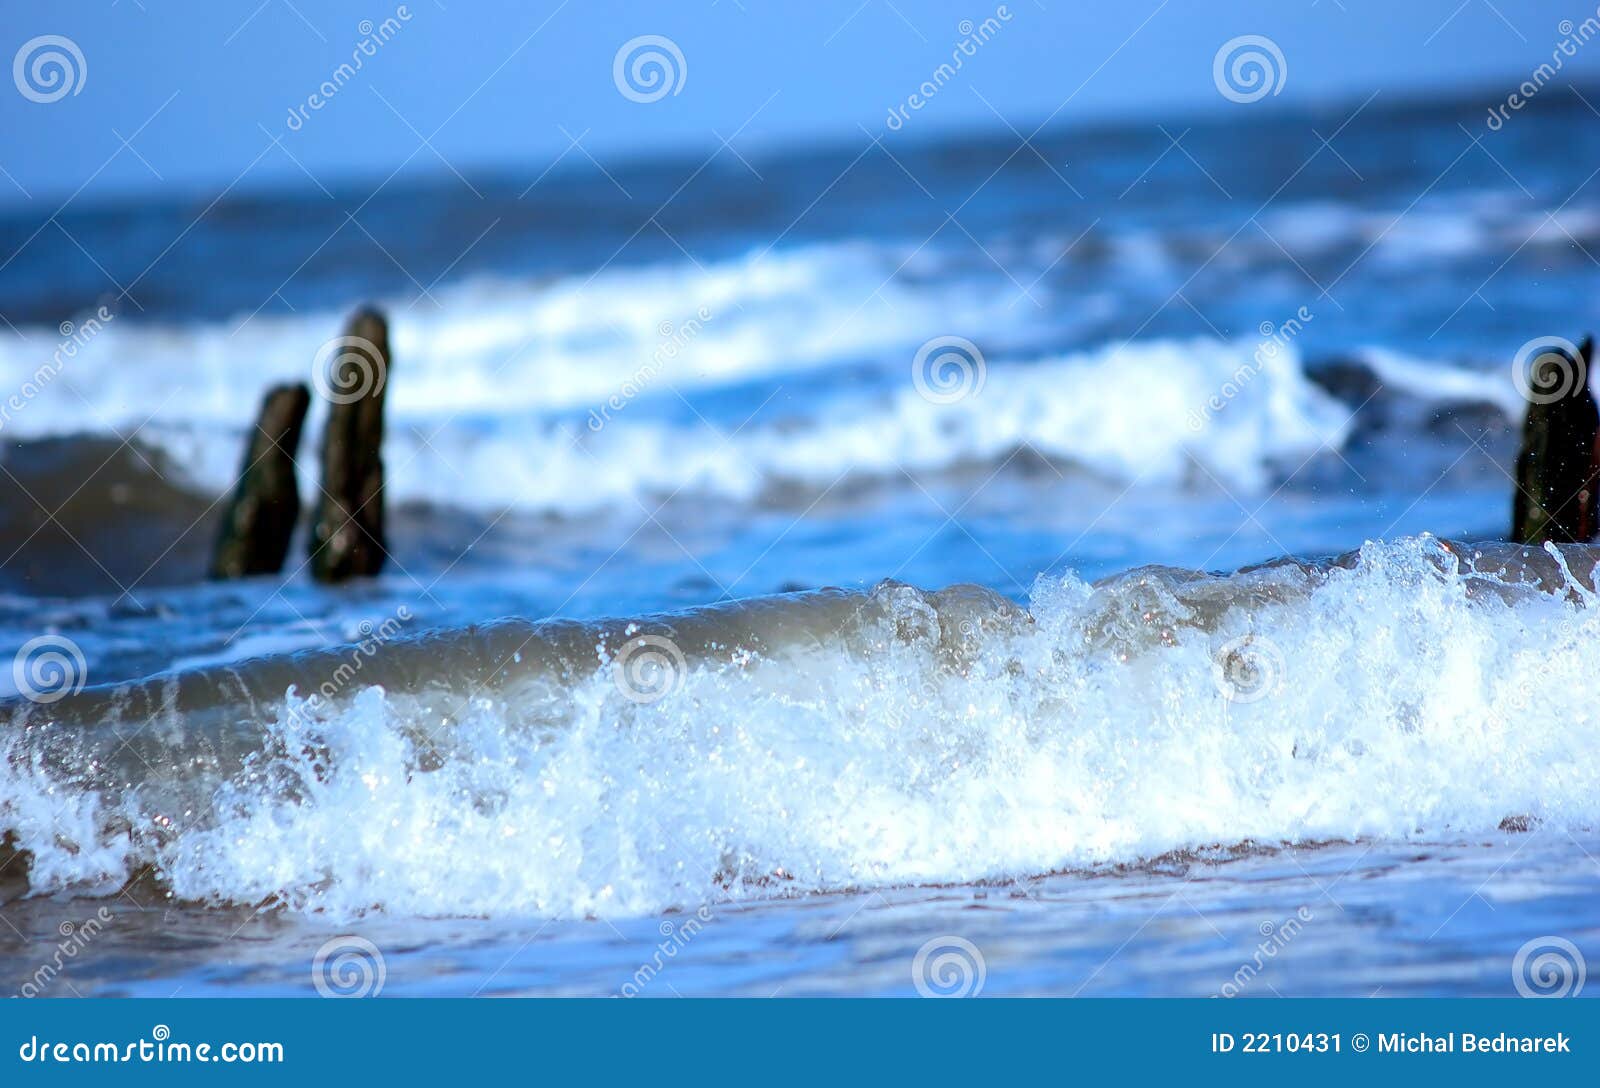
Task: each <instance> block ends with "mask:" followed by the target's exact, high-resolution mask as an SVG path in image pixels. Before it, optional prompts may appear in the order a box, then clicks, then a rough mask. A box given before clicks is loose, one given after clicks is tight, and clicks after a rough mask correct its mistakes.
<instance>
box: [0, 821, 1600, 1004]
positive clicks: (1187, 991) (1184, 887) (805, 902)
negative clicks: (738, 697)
mask: <svg viewBox="0 0 1600 1088" xmlns="http://www.w3.org/2000/svg"><path fill="white" fill-rule="evenodd" d="M1597 858H1600V842H1597V841H1596V840H1594V839H1593V838H1592V837H1583V838H1576V837H1570V836H1567V835H1565V834H1561V833H1555V832H1550V831H1548V830H1540V829H1535V830H1534V831H1533V832H1531V833H1526V834H1514V833H1510V834H1495V835H1491V836H1487V837H1484V838H1481V839H1478V840H1476V841H1464V842H1454V843H1450V844H1445V845H1440V844H1424V843H1417V844H1411V845H1408V846H1403V847H1402V846H1391V845H1383V844H1329V845H1323V846H1316V847H1303V848H1297V849H1292V850H1283V851H1274V852H1270V853H1261V854H1250V855H1246V856H1244V857H1241V858H1238V859H1235V860H1228V861H1222V862H1207V861H1201V860H1197V859H1195V858H1168V859H1164V860H1163V863H1162V864H1161V865H1159V866H1157V867H1153V868H1151V867H1146V868H1138V869H1133V870H1128V871H1119V872H1116V873H1108V874H1102V875H1070V874H1062V875H1055V876H1042V877H1028V878H1023V879H1018V880H1015V881H1006V882H1000V883H994V884H988V885H981V886H955V887H933V888H915V887H913V888H891V889H885V890H882V891H872V892H856V893H835V894H831V895H814V896H807V897H805V898H801V899H793V900H789V899H780V900H772V901H768V902H757V903H747V904H739V905H727V904H724V905H708V906H701V907H695V908H692V909H689V910H687V911H684V912H681V913H675V914H671V915H666V916H663V917H661V918H659V919H620V920H617V921H609V922H607V921H552V920H549V919H541V918H537V917H531V918H514V917H513V918H496V919H438V920H423V919H394V918H384V917H376V918H372V919H369V920H366V921H364V922H362V923H361V924H359V925H356V926H353V927H344V928H340V927H332V926H328V925H325V924H319V923H318V922H316V921H315V920H308V919H302V918H295V917H292V916H284V915H267V916H261V915H257V914H254V913H253V912H250V911H235V912H228V911H216V910H209V911H208V910H197V909H194V908H181V907H177V908H175V907H168V906H165V905H164V904H162V903H160V902H150V903H141V902H140V896H139V894H138V892H137V890H131V891H130V892H129V893H128V894H126V895H123V896H119V897H117V898H116V899H113V900H110V901H109V902H107V901H103V900H76V901H66V902H54V901H38V900H35V901H30V902H28V903H27V904H19V905H13V906H12V907H11V908H8V911H7V918H8V920H9V921H10V922H11V923H12V924H13V925H14V926H15V927H16V929H15V931H13V930H9V929H8V930H7V932H6V933H5V935H4V936H3V937H0V973H3V977H5V978H7V979H8V980H9V979H17V980H19V986H26V985H28V984H29V982H30V981H32V980H34V979H35V978H36V976H37V972H39V971H40V970H41V968H42V967H44V966H45V965H53V964H54V963H56V962H57V959H58V956H59V954H60V952H61V949H62V948H63V947H64V946H66V947H71V948H73V949H74V951H73V952H72V953H71V954H69V955H65V956H59V958H60V961H61V962H62V963H63V964H64V966H63V967H62V969H61V970H60V972H59V973H58V974H53V975H52V974H49V973H48V972H47V973H46V976H45V977H44V979H43V981H42V983H36V984H35V989H36V991H37V992H38V993H39V994H41V995H46V994H48V995H55V996H66V995H69V994H81V995H83V996H116V995H126V996H143V997H170V996H182V997H210V996H216V997H238V996H266V995H273V996H293V995H301V996H311V995H314V994H316V993H318V989H317V981H318V979H321V980H322V981H323V984H324V986H326V987H327V988H329V989H331V990H334V991H336V992H339V991H342V992H347V993H348V992H376V993H380V994H383V995H388V996H419V995H447V996H519V995H523V996H526V995H571V996H598V997H615V996H626V997H635V996H638V997H676V996H684V997H690V996H725V995H739V996H751V997H774V996H783V997H798V996H825V995H850V996H863V995H904V996H910V995H914V994H917V993H919V992H921V990H920V989H919V986H918V982H919V980H920V981H921V983H922V988H924V989H927V990H928V991H930V992H935V993H945V994H966V995H973V996H976V995H979V994H986V995H990V996H1027V995H1073V996H1191V997H1211V996H1227V997H1273V996H1285V997H1292V996H1309V995H1337V996H1350V997H1368V996H1374V995H1379V996H1389V997H1398V996H1424V995H1449V996H1484V995H1490V996H1513V995H1515V994H1517V993H1519V992H1521V991H1519V989H1518V988H1517V979H1518V978H1519V977H1520V978H1521V979H1522V981H1523V984H1524V986H1525V987H1527V988H1529V989H1530V990H1533V991H1536V992H1537V991H1539V990H1541V988H1542V990H1543V991H1544V992H1551V991H1554V990H1557V989H1560V988H1562V986H1563V985H1565V986H1567V987H1568V988H1570V986H1571V985H1572V981H1571V980H1572V978H1573V976H1572V975H1571V974H1570V973H1569V974H1568V975H1567V976H1566V977H1567V979H1568V981H1567V982H1566V983H1562V982H1561V976H1559V975H1556V976H1551V979H1550V980H1549V981H1547V982H1545V983H1543V984H1541V983H1540V982H1539V979H1538V977H1537V976H1536V975H1535V974H1534V973H1533V972H1532V971H1531V970H1530V969H1529V968H1527V967H1524V968H1523V969H1522V971H1521V972H1520V975H1519V973H1518V972H1517V971H1516V970H1515V969H1514V962H1515V960H1516V957H1517V954H1518V952H1519V950H1521V949H1523V948H1524V946H1527V945H1529V944H1530V942H1531V943H1533V945H1534V947H1533V949H1531V950H1530V951H1529V953H1528V958H1527V959H1525V961H1524V963H1527V962H1530V961H1535V960H1536V959H1537V957H1538V955H1539V953H1540V952H1541V951H1554V952H1555V953H1556V954H1558V955H1559V954H1560V953H1561V950H1560V948H1559V947H1558V946H1556V945H1552V944H1551V943H1550V942H1549V941H1548V940H1541V938H1548V937H1549V936H1550V935H1553V934H1565V935H1566V938H1567V939H1569V940H1571V941H1572V942H1573V943H1574V945H1576V946H1577V947H1579V948H1580V949H1581V948H1593V947H1594V946H1595V942H1596V940H1600V925H1597V924H1596V922H1595V917H1594V911H1593V903H1594V898H1595V895H1596V894H1597V893H1600V861H1597ZM102 907H107V908H108V909H109V911H110V920H109V921H107V922H106V923H104V927H103V929H102V930H101V931H100V932H99V933H98V934H96V935H95V936H94V937H93V938H92V939H90V940H87V941H80V942H78V943H76V944H75V943H74V942H73V940H72V938H71V937H63V936H62V934H61V932H60V929H59V926H60V925H61V924H62V922H63V920H77V921H76V922H75V923H74V924H76V925H80V926H81V924H82V921H83V920H84V919H91V918H94V917H96V912H97V911H99V910H100V909H101V908H102ZM352 938H359V939H361V940H366V941H370V942H371V946H372V948H373V949H375V950H376V951H375V952H373V951H369V950H367V949H364V948H358V947H357V946H356V945H355V944H354V943H353V941H352ZM961 942H966V945H963V944H961ZM330 944H331V945H332V947H333V951H330V953H329V954H328V955H327V957H325V959H324V963H327V962H331V961H335V960H337V958H338V955H339V953H340V952H351V953H353V954H354V955H355V956H356V957H357V958H356V959H355V960H352V961H351V962H350V963H349V964H348V965H347V968H346V970H344V971H342V972H339V973H337V974H335V973H334V971H333V970H332V969H331V968H330V969H325V970H323V971H318V970H317V968H316V967H314V961H315V960H316V957H317V955H318V952H319V950H322V949H324V948H325V947H327V946H329V945H330ZM924 948H928V949H929V951H928V952H927V953H926V954H925V955H924V956H923V959H922V961H921V963H922V964H923V965H932V964H936V963H937V962H938V960H939V957H940V956H941V955H943V954H946V953H950V954H953V955H955V956H957V957H959V958H958V959H952V960H950V961H948V962H947V963H946V964H945V965H944V966H943V967H933V966H922V967H921V968H920V969H919V963H918V954H919V952H922V950H923V949H924ZM380 960H381V967H380ZM1568 962H1569V963H1570V962H1571V961H1570V960H1569V961H1568Z"/></svg>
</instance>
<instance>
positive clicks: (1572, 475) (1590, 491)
mask: <svg viewBox="0 0 1600 1088" xmlns="http://www.w3.org/2000/svg"><path fill="white" fill-rule="evenodd" d="M1570 346H1571V345H1567V347H1570ZM1593 352H1594V338H1593V337H1588V338H1586V339H1585V340H1584V341H1583V345H1582V346H1581V347H1579V348H1578V349H1577V356H1576V358H1574V357H1573V355H1572V353H1571V352H1570V351H1568V350H1567V349H1566V348H1560V347H1545V348H1544V349H1543V350H1541V351H1540V353H1539V354H1538V355H1536V356H1534V358H1533V359H1532V360H1530V361H1529V363H1528V374H1527V375H1526V376H1525V379H1526V380H1525V381H1524V382H1521V383H1519V384H1520V385H1522V386H1523V393H1524V394H1525V395H1526V396H1527V399H1528V413H1527V416H1526V417H1525V418H1524V420H1523V424H1522V449H1521V451H1520V452H1519V453H1518V454H1517V473H1516V493H1515V494H1514V495H1513V496H1512V508H1511V539H1512V541H1514V542H1516V543H1519V544H1543V543H1545V542H1546V541H1555V542H1556V543H1561V544H1568V543H1581V542H1585V541H1589V540H1593V539H1594V536H1595V533H1596V529H1597V525H1596V502H1597V498H1600V442H1597V439H1600V409H1597V408H1596V406H1595V399H1594V394H1593V393H1591V392H1590V391H1589V362H1590V360H1591V358H1592V357H1593Z"/></svg>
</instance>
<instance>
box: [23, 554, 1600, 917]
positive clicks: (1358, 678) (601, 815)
mask: <svg viewBox="0 0 1600 1088" xmlns="http://www.w3.org/2000/svg"><path fill="white" fill-rule="evenodd" d="M1584 584H1587V583H1586V582H1585V583H1584ZM1568 588H1569V592H1568V593H1567V594H1565V595H1547V594H1544V593H1541V592H1537V591H1534V590H1532V589H1527V588H1514V587H1513V588H1508V587H1507V585H1505V584H1503V583H1501V582H1498V581H1494V580H1489V579H1484V578H1482V577H1478V576H1473V575H1471V574H1469V573H1465V572H1463V571H1461V570H1458V569H1456V568H1455V557H1454V556H1453V555H1452V554H1450V553H1449V552H1447V551H1446V550H1445V549H1444V548H1442V547H1441V546H1440V545H1439V544H1438V543H1437V542H1435V541H1433V540H1431V539H1428V538H1423V539H1413V540H1404V541H1398V542H1394V543H1386V544H1369V545H1368V546H1367V547H1366V548H1365V549H1363V551H1362V553H1361V555H1360V556H1359V559H1358V560H1357V561H1356V562H1354V563H1353V564H1352V565H1350V566H1347V567H1340V568H1335V569H1333V570H1332V571H1331V572H1329V573H1326V574H1316V573H1314V572H1312V573H1308V572H1306V571H1304V570H1302V569H1300V568H1298V567H1279V568H1272V569H1267V570H1261V571H1256V572H1252V573H1248V574H1240V575H1235V576H1232V577H1231V578H1203V579H1199V580H1198V581H1197V580H1193V579H1192V578H1184V577H1173V576H1171V575H1166V574H1162V573H1161V572H1159V571H1150V572H1135V574H1134V575H1132V576H1127V577H1124V578H1121V579H1118V580H1114V581H1112V582H1110V583H1107V584H1104V585H1102V586H1100V587H1099V588H1095V587H1092V586H1090V585H1087V584H1085V583H1084V582H1082V581H1080V580H1078V579H1077V578H1075V577H1071V576H1067V577H1064V578H1060V579H1045V580H1041V582H1040V583H1039V585H1038V586H1037V588H1036V592H1035V597H1034V602H1033V606H1032V618H1031V620H1027V619H1019V620H1018V621H1016V622H1015V623H1011V624H1009V625H1002V626H1000V627H994V628H991V627H986V626H984V625H982V624H976V625H975V624H972V623H970V622H968V621H966V620H962V621H960V622H959V624H958V623H957V622H956V621H955V619H954V617H953V614H952V613H951V612H950V610H949V606H948V605H943V604H940V603H939V602H938V601H937V600H936V599H935V598H933V597H930V596H928V595H924V594H919V593H916V592H914V591H912V590H910V589H907V588H905V587H886V588H884V589H880V590H879V591H878V594H877V596H876V597H875V598H874V600H875V601H876V603H877V605H879V606H881V607H882V609H883V611H882V614H881V618H879V619H876V620H873V621H871V622H867V623H864V624H863V625H862V626H861V627H860V628H859V629H848V628H845V627H839V628H837V629H838V630H839V631H841V632H842V633H841V634H840V635H838V636H837V637H825V636H819V635H818V633H817V632H815V631H810V632H798V631H795V632H791V634H793V635H794V636H795V637H792V638H790V639H789V640H788V641H787V642H785V643H783V644H780V645H774V646H773V647H772V648H771V649H770V650H769V651H768V652H767V653H766V654H764V655H752V654H749V653H746V652H743V651H742V650H741V648H740V647H739V646H737V645H734V644H731V643H730V644H722V645H721V646H720V648H718V643H717V640H716V639H712V640H711V641H710V642H709V643H708V644H707V646H706V647H705V648H703V652H701V651H694V652H691V654H690V657H689V660H688V663H687V666H686V667H685V669H684V670H683V672H682V673H681V674H680V675H679V676H678V677H677V679H678V683H677V684H676V685H674V686H673V688H672V690H671V691H670V693H669V694H667V695H666V696H665V697H664V698H661V699H660V700H659V701H655V702H648V703H641V702H637V701H634V700H630V699H628V698H625V697H624V696H623V695H622V694H621V693H620V691H619V687H618V681H617V679H616V677H615V676H614V675H613V672H612V669H611V668H610V667H609V666H608V664H607V662H608V661H609V655H610V653H612V652H615V649H616V647H615V646H612V647H610V648H609V649H608V650H600V649H599V648H597V649H596V651H595V655H594V658H593V662H594V665H593V673H592V675H587V676H586V675H584V674H583V673H582V672H581V671H580V672H577V673H573V674H570V675H567V676H566V677H565V678H564V679H562V680H561V681H560V682H559V684H558V685H557V686H555V687H550V686H548V685H539V684H535V685H534V686H532V687H531V688H524V689H514V690H512V689H507V690H489V691H483V692H480V693H479V694H478V695H475V696H474V697H473V698H471V700H470V709H467V710H464V711H463V712H462V713H460V714H458V715H457V716H456V718H455V721H454V723H453V724H452V725H451V726H450V727H449V729H448V731H445V732H439V733H435V734H434V735H433V736H432V737H431V739H429V740H427V741H426V742H425V741H424V740H423V737H425V736H427V731H428V730H429V729H430V728H436V727H437V725H438V722H439V717H438V715H439V712H440V711H439V706H440V700H439V698H438V696H437V694H435V695H432V696H428V697H426V698H424V697H418V696H414V695H405V694H402V693H398V692H385V691H384V690H382V689H380V688H377V687H372V688H367V689H365V690H362V691H360V693H359V695H357V696H355V697H354V698H353V699H351V700H349V701H347V702H345V703H344V704H342V705H341V706H340V708H339V709H338V710H337V711H336V712H330V714H329V715H324V716H319V715H316V714H304V713H290V712H289V711H290V710H291V709H292V706H293V704H292V702H291V704H287V705H284V706H279V707H278V708H277V709H276V710H272V709H271V708H268V707H258V708H257V710H256V711H255V713H258V714H263V715H266V716H267V719H269V720H262V721H261V722H260V725H259V728H260V729H261V730H263V731H264V733H265V735H266V741H265V743H264V744H263V745H262V747H261V751H260V754H259V756H257V757H256V758H255V759H253V760H252V761H251V762H250V763H249V765H248V766H247V769H246V770H245V771H244V772H243V773H240V774H238V775H235V776H233V777H232V778H231V779H230V780H229V781H228V782H227V783H226V784H225V785H223V786H221V787H220V788H218V789H216V790H215V791H214V793H213V795H212V798H211V800H212V801H214V802H215V803H214V805H213V806H212V807H211V809H210V810H209V811H207V812H204V813H197V812H190V813H187V814H178V813H158V812H153V811H151V806H152V805H153V804H155V801H154V800H153V799H152V798H153V797H154V796H156V795H157V794H159V789H157V790H156V792H155V794H149V795H147V794H146V791H145V789H144V787H138V788H135V789H133V790H131V791H121V790H118V791H114V792H110V793H105V794H102V795H90V794H88V793H86V792H85V791H84V790H83V789H82V788H81V787H78V786H76V785H74V784H72V783H63V782H59V781H56V780H54V779H53V778H52V777H51V775H50V773H49V772H48V771H46V770H45V769H43V766H42V765H41V764H39V763H37V762H36V761H30V760H29V759H27V758H24V757H23V753H24V751H25V748H24V747H19V746H18V745H20V744H22V742H20V741H17V740H16V738H15V737H13V738H12V741H11V742H9V743H12V745H13V746H12V748H11V749H10V754H9V758H8V759H5V760H0V777H3V779H4V781H3V783H0V816H3V819H0V823H3V825H4V826H5V827H7V828H9V829H11V830H13V831H14V832H15V833H16V834H17V837H18V841H19V843H20V845H22V846H24V847H26V848H29V849H32V850H33V851H35V861H34V866H33V873H34V880H35V890H36V891H38V892H48V891H53V890H58V889H60V888H63V887H66V886H69V885H72V884H76V883H85V884H88V885H90V886H97V887H100V888H102V889H104V888H107V887H115V884H116V881H117V880H118V879H120V878H121V877H122V876H123V875H125V873H126V872H127V871H128V870H130V869H131V868H133V867H135V866H139V865H143V864H154V865H156V866H157V868H158V871H159V873H160V875H161V879H162V880H163V881H164V882H165V883H166V884H167V885H168V886H170V887H171V889H172V890H173V891H174V892H175V893H176V894H178V895H180V896H183V897H186V898H195V899H203V900H216V901H229V902H245V903H249V902H257V901H260V900H264V899H271V900H273V901H276V902H282V903H285V904H287V905H289V906H290V907H291V908H292V909H296V910H307V911H321V912H327V913H330V914H332V915H335V916H340V917H344V916H349V915H353V914H358V913H360V912H363V911H366V910H370V909H373V908H381V909H384V910H388V911H392V912H396V913H402V914H428V915H437V914H447V915H448V914H466V915H517V914H532V915H584V914H600V915H627V914H638V913H650V912H655V911H659V910H662V909H665V908H668V907H672V906H693V905H695V904H698V903H701V902H705V901H708V900H721V899H728V898H734V899H737V898H748V897H759V896H766V895H771V894H774V893H804V892H814V891H820V890H828V889H839V888H850V887H881V886H887V885H898V884H905V883H915V882H955V881H971V880H976V879H985V878H997V879H998V878H1005V877H1010V876H1017V875H1023V874H1036V873H1041V872H1046V871H1052V870H1059V869H1063V868H1075V867H1082V866H1095V865H1100V864H1105V863H1122V862H1133V861H1137V860H1138V859H1141V858H1148V857H1151V856H1154V855H1159V854H1162V853H1164V852H1168V851H1172V850H1175V849H1184V848H1195V847H1202V846H1206V845H1208V844H1235V843H1241V842H1244V841H1247V840H1249V841H1254V842H1257V843H1264V844H1275V843H1307V842H1317V841H1326V840H1333V839H1354V838H1368V837H1370V838H1380V839H1393V840H1407V839H1428V838H1434V839H1436V840H1437V839H1441V838H1444V839H1448V838H1451V837H1455V836H1462V835H1468V836H1480V835H1483V834H1486V833H1487V834H1493V833H1495V829H1496V827H1497V825H1498V824H1499V823H1500V821H1501V820H1502V819H1503V818H1504V817H1506V816H1510V815H1526V816H1530V817H1533V818H1535V819H1537V820H1541V821H1544V822H1545V823H1546V824H1547V825H1549V826H1551V827H1554V828H1560V829H1571V830H1576V829H1581V828H1589V829H1592V828H1593V827H1595V826H1596V825H1597V824H1600V762H1597V761H1596V760H1595V759H1594V758H1593V753H1594V751H1595V750H1596V747H1597V745H1600V713H1597V712H1596V710H1595V708H1594V705H1593V702H1594V701H1593V699H1592V697H1591V694H1590V688H1591V684H1590V680H1591V678H1592V677H1593V676H1594V675H1595V673H1596V670H1597V669H1600V610H1597V609H1596V608H1594V607H1593V599H1592V595H1591V594H1590V593H1589V592H1588V591H1587V590H1586V589H1584V588H1582V585H1581V584H1577V583H1574V584H1573V585H1570V586H1569V587H1568ZM958 626H959V632H957V627H958ZM952 636H953V637H955V638H956V639H958V640H959V641H960V643H961V653H960V654H958V655H957V656H956V657H955V658H951V657H950V655H949V653H948V650H949V642H950V639H951V637H952ZM1241 677H1242V678H1243V680H1244V686H1243V688H1240V687H1239V686H1238V684H1239V682H1240V679H1241ZM441 681H443V682H448V681H449V677H448V676H444V677H441ZM1241 691H1243V692H1244V694H1243V696H1242V697H1241V696H1240V693H1241ZM1230 696H1232V697H1230ZM200 769H202V768H201V767H199V765H197V766H196V767H195V768H180V767H172V768H168V772H162V773H172V774H181V773H190V772H191V771H193V772H195V773H198V771H199V770H200ZM152 784H153V785H154V783H152ZM167 818H171V819H173V820H174V823H173V827H174V828H175V829H176V830H175V832H174V833H172V834H169V835H165V836H162V835H153V834H151V833H150V832H149V829H151V828H152V827H155V826H158V824H159V820H161V819H167ZM153 821H154V822H153ZM108 826H109V827H113V828H116V827H126V828H132V829H134V837H133V838H132V839H130V838H129V837H128V835H127V833H126V832H120V833H112V834H109V835H108V833H107V832H106V831H104V830H103V829H104V828H105V827H108Z"/></svg>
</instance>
